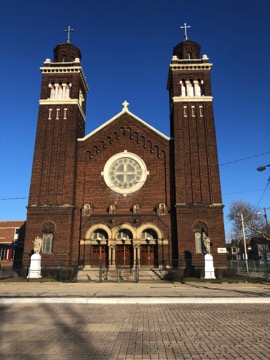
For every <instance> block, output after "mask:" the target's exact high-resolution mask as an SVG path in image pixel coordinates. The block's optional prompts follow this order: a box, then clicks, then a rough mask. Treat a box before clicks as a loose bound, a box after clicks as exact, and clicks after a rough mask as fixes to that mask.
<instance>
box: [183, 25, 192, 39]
mask: <svg viewBox="0 0 270 360" xmlns="http://www.w3.org/2000/svg"><path fill="white" fill-rule="evenodd" d="M189 28H191V26H189V25H187V24H186V23H184V26H181V29H185V38H184V40H187V39H188V37H187V29H189Z"/></svg>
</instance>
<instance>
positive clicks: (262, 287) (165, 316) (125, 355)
mask: <svg viewBox="0 0 270 360" xmlns="http://www.w3.org/2000/svg"><path fill="white" fill-rule="evenodd" d="M269 299H270V284H260V283H258V284H250V283H238V284H235V283H234V284H229V283H225V282H224V283H217V282H216V283H211V282H208V283H205V282H187V283H185V284H181V283H169V282H161V281H160V282H151V283H139V284H135V283H119V284H118V283H101V284H99V283H94V282H89V283H76V284H71V283H45V282H38V281H35V282H34V281H31V282H25V283H19V282H2V281H1V282H0V319H1V321H0V334H1V341H0V359H5V360H62V359H65V360H74V359H78V360H172V359H174V360H179V359H185V360H207V359H208V360H210V359H212V360H213V359H217V360H225V359H228V360H232V359H234V360H242V359H244V360H264V359H269V358H270V335H269V321H270V316H269V314H270V301H269Z"/></svg>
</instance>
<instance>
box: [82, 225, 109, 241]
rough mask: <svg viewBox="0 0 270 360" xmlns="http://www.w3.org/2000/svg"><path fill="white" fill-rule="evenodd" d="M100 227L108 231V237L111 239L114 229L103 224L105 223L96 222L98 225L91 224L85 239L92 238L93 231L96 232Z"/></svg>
mask: <svg viewBox="0 0 270 360" xmlns="http://www.w3.org/2000/svg"><path fill="white" fill-rule="evenodd" d="M98 229H102V230H104V231H106V233H107V234H108V239H110V238H111V237H112V231H111V229H110V228H109V227H108V226H106V225H103V224H96V225H93V226H91V227H90V228H89V229H88V230H87V231H86V235H85V240H91V235H92V234H93V232H95V231H96V230H98Z"/></svg>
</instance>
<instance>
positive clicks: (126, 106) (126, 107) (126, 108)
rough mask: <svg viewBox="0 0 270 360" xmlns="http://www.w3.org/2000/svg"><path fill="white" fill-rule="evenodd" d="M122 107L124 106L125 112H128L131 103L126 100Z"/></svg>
mask: <svg viewBox="0 0 270 360" xmlns="http://www.w3.org/2000/svg"><path fill="white" fill-rule="evenodd" d="M122 105H123V111H128V105H129V103H128V102H127V101H126V100H125V101H124V102H123V103H122Z"/></svg>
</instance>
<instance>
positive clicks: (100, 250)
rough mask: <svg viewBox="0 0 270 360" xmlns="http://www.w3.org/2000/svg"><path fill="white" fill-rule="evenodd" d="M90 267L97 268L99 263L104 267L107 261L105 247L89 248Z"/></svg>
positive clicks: (106, 248) (95, 246) (106, 249)
mask: <svg viewBox="0 0 270 360" xmlns="http://www.w3.org/2000/svg"><path fill="white" fill-rule="evenodd" d="M90 251H91V254H90V259H91V265H92V266H94V267H98V266H99V264H100V261H101V263H102V266H106V264H107V260H108V246H107V245H92V246H91V248H90Z"/></svg>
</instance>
